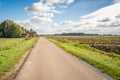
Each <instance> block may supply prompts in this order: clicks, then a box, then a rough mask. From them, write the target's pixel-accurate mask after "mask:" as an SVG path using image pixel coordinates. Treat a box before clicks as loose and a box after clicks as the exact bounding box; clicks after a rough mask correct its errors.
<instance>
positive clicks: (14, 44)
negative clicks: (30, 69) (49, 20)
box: [0, 38, 37, 76]
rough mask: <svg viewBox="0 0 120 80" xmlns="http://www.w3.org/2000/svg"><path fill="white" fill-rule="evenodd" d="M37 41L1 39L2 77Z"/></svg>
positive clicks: (0, 66) (0, 67)
mask: <svg viewBox="0 0 120 80" xmlns="http://www.w3.org/2000/svg"><path fill="white" fill-rule="evenodd" d="M36 41H37V38H29V39H27V38H14V39H4V38H3V39H0V76H2V75H3V74H4V73H5V72H6V71H8V70H9V69H10V68H11V67H12V66H14V65H15V64H16V62H17V61H18V60H19V59H20V58H21V57H22V56H23V54H24V53H25V52H26V51H27V50H28V49H29V48H31V47H32V46H33V44H34V43H35V42H36Z"/></svg>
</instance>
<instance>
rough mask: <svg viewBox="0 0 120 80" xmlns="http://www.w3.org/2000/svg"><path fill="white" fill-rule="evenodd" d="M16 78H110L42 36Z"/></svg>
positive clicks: (29, 79)
mask: <svg viewBox="0 0 120 80" xmlns="http://www.w3.org/2000/svg"><path fill="white" fill-rule="evenodd" d="M15 80H108V79H107V78H106V77H105V76H103V75H101V74H100V73H98V72H97V71H95V70H94V69H92V68H90V67H89V66H87V65H86V64H84V63H82V62H81V61H79V60H78V59H77V58H75V57H73V56H71V55H70V54H68V53H66V52H65V51H63V50H62V49H60V48H59V47H57V46H56V45H55V44H53V43H52V42H50V41H48V40H47V39H45V38H42V37H41V38H40V39H39V40H38V42H37V44H36V46H35V47H34V48H33V50H32V52H31V54H30V56H29V57H28V59H27V61H26V62H25V64H24V65H23V67H22V69H21V70H20V72H19V73H18V75H17V77H16V79H15Z"/></svg>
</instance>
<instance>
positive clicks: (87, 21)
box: [52, 3, 120, 34]
mask: <svg viewBox="0 0 120 80" xmlns="http://www.w3.org/2000/svg"><path fill="white" fill-rule="evenodd" d="M52 26H54V27H55V26H57V29H56V32H61V33H63V32H84V33H98V34H120V3H118V4H113V5H110V6H107V7H104V8H102V9H99V10H97V11H95V12H93V13H91V14H88V15H85V16H82V17H81V20H80V21H78V22H74V21H62V22H59V23H55V24H54V25H52Z"/></svg>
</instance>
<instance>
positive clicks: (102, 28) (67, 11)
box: [0, 0, 120, 35]
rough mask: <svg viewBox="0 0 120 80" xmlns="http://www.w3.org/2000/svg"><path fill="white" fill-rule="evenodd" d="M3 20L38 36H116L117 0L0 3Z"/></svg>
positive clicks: (118, 24)
mask: <svg viewBox="0 0 120 80" xmlns="http://www.w3.org/2000/svg"><path fill="white" fill-rule="evenodd" d="M7 19H9V20H13V21H14V22H16V23H17V24H19V25H21V26H23V27H25V28H27V29H33V30H35V31H37V33H38V34H59V33H69V32H75V33H79V32H83V33H92V34H119V35H120V0H0V22H2V21H4V20H7Z"/></svg>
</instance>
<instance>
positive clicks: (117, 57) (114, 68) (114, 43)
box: [49, 36, 120, 80]
mask: <svg viewBox="0 0 120 80" xmlns="http://www.w3.org/2000/svg"><path fill="white" fill-rule="evenodd" d="M49 40H51V41H52V42H54V43H56V44H57V45H58V46H60V47H61V48H63V49H64V50H66V51H67V52H70V53H71V54H73V55H75V56H76V57H78V58H79V59H82V60H84V61H86V62H87V63H89V64H91V65H93V66H94V67H96V68H98V69H100V70H101V71H102V72H104V73H107V74H108V75H110V76H111V77H113V78H115V79H116V80H119V79H120V36H81V37H79V36H74V37H73V36H52V37H49Z"/></svg>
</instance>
